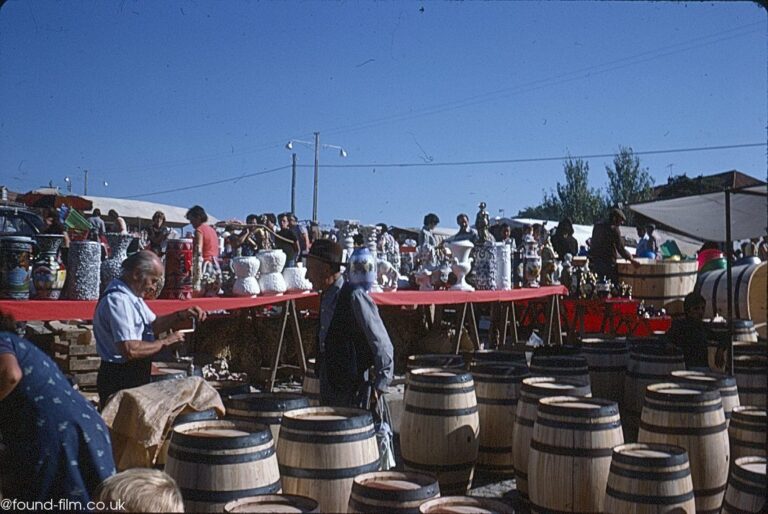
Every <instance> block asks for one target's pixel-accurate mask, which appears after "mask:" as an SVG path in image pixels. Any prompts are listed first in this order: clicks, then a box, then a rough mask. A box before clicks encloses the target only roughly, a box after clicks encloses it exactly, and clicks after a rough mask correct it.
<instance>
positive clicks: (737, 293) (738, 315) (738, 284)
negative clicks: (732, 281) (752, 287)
mask: <svg viewBox="0 0 768 514" xmlns="http://www.w3.org/2000/svg"><path fill="white" fill-rule="evenodd" d="M750 268H751V266H744V269H743V270H741V273H739V276H738V278H737V279H736V291H735V294H734V295H733V297H734V298H741V279H742V278H744V274H745V273H746V272H747V270H749V269H750ZM733 303H734V304H735V306H736V313H735V318H736V319H741V318H742V312H741V306H740V304H741V302H740V301H738V300H736V301H735V302H733ZM743 314H744V316H743V317H744V318H746V317H748V316H746V314H747V313H746V312H745V313H743Z"/></svg>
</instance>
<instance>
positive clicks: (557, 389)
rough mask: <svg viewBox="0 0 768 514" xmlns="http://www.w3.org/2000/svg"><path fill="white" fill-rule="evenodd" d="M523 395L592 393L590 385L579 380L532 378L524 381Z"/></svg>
mask: <svg viewBox="0 0 768 514" xmlns="http://www.w3.org/2000/svg"><path fill="white" fill-rule="evenodd" d="M520 391H521V393H527V394H529V395H532V396H539V395H545V396H555V395H569V394H570V395H573V393H574V392H584V393H585V394H588V393H589V392H590V387H589V384H588V383H587V382H586V381H584V380H580V379H578V378H555V377H530V378H525V379H523V385H522V386H520Z"/></svg>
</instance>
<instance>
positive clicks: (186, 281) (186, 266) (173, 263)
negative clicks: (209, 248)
mask: <svg viewBox="0 0 768 514" xmlns="http://www.w3.org/2000/svg"><path fill="white" fill-rule="evenodd" d="M192 244H193V240H192V239H168V240H167V247H166V252H165V277H164V278H165V283H164V285H163V288H162V292H161V293H160V296H159V297H160V298H165V299H169V300H191V299H192Z"/></svg>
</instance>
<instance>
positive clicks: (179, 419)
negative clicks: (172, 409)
mask: <svg viewBox="0 0 768 514" xmlns="http://www.w3.org/2000/svg"><path fill="white" fill-rule="evenodd" d="M187 409H189V408H188V407H187V408H186V409H184V410H183V411H181V413H180V414H179V415H177V416H176V417H175V418H174V419H173V423H172V424H171V425H172V426H174V427H175V426H176V425H181V424H183V423H191V422H193V421H207V420H210V419H218V418H219V413H218V412H216V409H206V410H202V411H195V410H191V409H190V410H187ZM171 433H172V432H171ZM171 433H169V434H168V435H167V436H166V437H165V438H164V439H163V443H162V444H161V445H160V451H159V452H158V453H157V458H156V459H155V464H156V465H158V466H165V463H166V461H167V460H168V447H169V446H170V444H171Z"/></svg>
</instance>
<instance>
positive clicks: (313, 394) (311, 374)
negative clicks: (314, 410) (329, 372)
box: [301, 359, 320, 407]
mask: <svg viewBox="0 0 768 514" xmlns="http://www.w3.org/2000/svg"><path fill="white" fill-rule="evenodd" d="M316 363H317V361H316V360H315V359H307V371H306V372H305V373H304V380H303V381H302V383H301V394H302V395H304V396H306V397H307V398H308V399H309V405H310V406H311V407H317V406H318V405H320V379H319V378H317V377H316V376H315V366H316Z"/></svg>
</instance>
